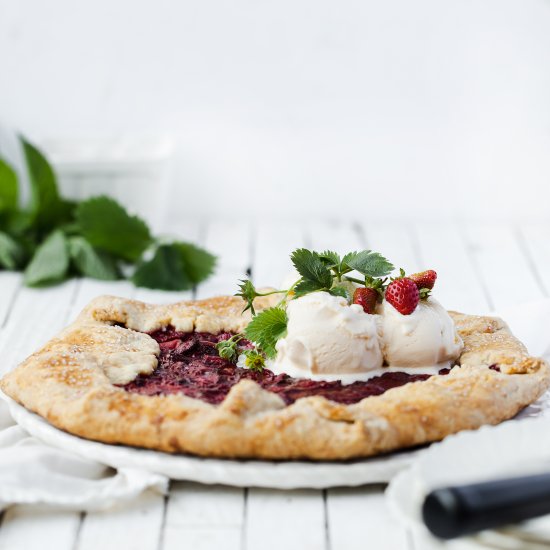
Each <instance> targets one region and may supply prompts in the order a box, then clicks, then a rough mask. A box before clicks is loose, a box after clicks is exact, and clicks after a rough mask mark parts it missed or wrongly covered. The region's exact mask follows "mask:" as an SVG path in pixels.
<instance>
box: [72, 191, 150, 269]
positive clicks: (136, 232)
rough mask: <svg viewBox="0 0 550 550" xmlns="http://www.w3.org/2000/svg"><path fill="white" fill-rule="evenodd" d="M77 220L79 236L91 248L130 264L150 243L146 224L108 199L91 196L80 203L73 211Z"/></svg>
mask: <svg viewBox="0 0 550 550" xmlns="http://www.w3.org/2000/svg"><path fill="white" fill-rule="evenodd" d="M76 219H77V222H78V226H79V228H80V231H81V233H82V236H83V237H85V239H86V240H87V241H88V242H89V243H90V244H91V245H92V246H93V247H95V248H99V249H101V250H103V251H105V252H110V253H111V254H114V255H115V256H118V257H120V258H122V259H124V260H127V261H129V262H135V261H137V260H138V259H139V258H140V256H141V255H142V254H143V252H144V251H145V249H146V248H147V247H148V246H149V245H150V244H151V240H152V239H151V233H150V232H149V228H148V227H147V225H146V223H145V222H144V221H143V220H142V219H141V218H138V217H137V216H131V215H130V214H128V212H127V211H126V210H125V209H124V208H123V207H122V206H121V205H120V204H119V203H118V202H116V201H115V200H113V199H111V198H109V197H106V196H100V197H94V198H92V199H88V200H86V201H83V202H81V203H80V204H79V205H78V206H77V209H76Z"/></svg>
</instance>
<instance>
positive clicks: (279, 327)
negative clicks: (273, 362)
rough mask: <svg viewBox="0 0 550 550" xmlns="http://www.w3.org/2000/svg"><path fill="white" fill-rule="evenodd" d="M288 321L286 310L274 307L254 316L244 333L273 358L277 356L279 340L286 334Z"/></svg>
mask: <svg viewBox="0 0 550 550" xmlns="http://www.w3.org/2000/svg"><path fill="white" fill-rule="evenodd" d="M287 323H288V317H287V315H286V311H285V310H284V309H283V308H281V307H272V308H269V309H265V310H264V311H261V312H260V313H258V314H257V315H256V316H255V317H253V318H252V321H250V323H249V324H248V326H247V327H246V329H245V331H244V333H245V335H246V337H247V338H248V339H249V340H250V341H251V342H254V343H255V344H257V345H258V347H259V348H260V349H261V350H262V351H263V352H264V353H265V354H266V356H267V357H268V358H270V359H271V358H273V357H275V353H276V351H275V344H276V343H277V340H279V338H284V336H286V329H287Z"/></svg>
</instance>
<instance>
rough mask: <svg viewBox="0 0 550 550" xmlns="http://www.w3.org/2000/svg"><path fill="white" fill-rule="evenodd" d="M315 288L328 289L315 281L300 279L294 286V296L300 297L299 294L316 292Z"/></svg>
mask: <svg viewBox="0 0 550 550" xmlns="http://www.w3.org/2000/svg"><path fill="white" fill-rule="evenodd" d="M317 290H328V288H326V287H324V286H320V285H319V283H317V282H316V281H308V280H304V279H302V280H301V281H300V282H299V283H298V284H297V285H296V286H295V287H294V298H300V297H301V296H305V295H306V294H309V293H310V292H316V291H317Z"/></svg>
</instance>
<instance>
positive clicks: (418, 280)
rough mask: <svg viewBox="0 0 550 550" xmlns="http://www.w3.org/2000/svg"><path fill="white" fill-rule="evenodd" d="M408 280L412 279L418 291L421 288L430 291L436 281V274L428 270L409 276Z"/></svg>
mask: <svg viewBox="0 0 550 550" xmlns="http://www.w3.org/2000/svg"><path fill="white" fill-rule="evenodd" d="M409 279H412V280H413V281H414V282H415V284H416V286H417V287H418V290H420V289H421V288H427V289H429V290H431V289H432V288H433V287H434V284H435V280H436V279H437V273H436V272H435V271H434V270H433V269H428V270H427V271H421V272H420V273H414V274H413V275H409Z"/></svg>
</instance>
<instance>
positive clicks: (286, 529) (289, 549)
mask: <svg viewBox="0 0 550 550" xmlns="http://www.w3.org/2000/svg"><path fill="white" fill-rule="evenodd" d="M326 543H327V534H326V530H325V510H324V502H323V493H322V491H314V490H296V491H275V490H269V489H249V492H248V506H247V521H246V531H245V548H250V549H252V548H262V549H263V550H271V549H273V550H280V549H281V548H284V549H285V550H320V549H323V548H326V546H327V545H326Z"/></svg>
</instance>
